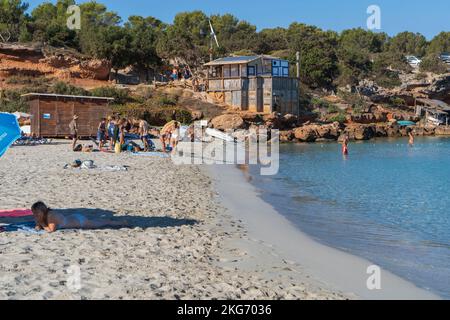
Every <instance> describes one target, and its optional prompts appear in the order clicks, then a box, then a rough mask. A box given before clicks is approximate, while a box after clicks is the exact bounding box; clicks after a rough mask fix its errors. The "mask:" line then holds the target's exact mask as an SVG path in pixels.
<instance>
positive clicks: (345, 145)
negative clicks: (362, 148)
mask: <svg viewBox="0 0 450 320" xmlns="http://www.w3.org/2000/svg"><path fill="white" fill-rule="evenodd" d="M348 141H349V137H348V135H344V139H343V140H342V154H343V155H344V156H348Z"/></svg>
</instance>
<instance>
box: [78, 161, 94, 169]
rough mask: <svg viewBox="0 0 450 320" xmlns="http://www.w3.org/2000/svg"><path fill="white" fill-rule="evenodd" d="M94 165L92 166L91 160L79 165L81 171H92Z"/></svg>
mask: <svg viewBox="0 0 450 320" xmlns="http://www.w3.org/2000/svg"><path fill="white" fill-rule="evenodd" d="M94 168H95V165H94V161H92V160H87V161H83V163H82V164H81V169H94Z"/></svg>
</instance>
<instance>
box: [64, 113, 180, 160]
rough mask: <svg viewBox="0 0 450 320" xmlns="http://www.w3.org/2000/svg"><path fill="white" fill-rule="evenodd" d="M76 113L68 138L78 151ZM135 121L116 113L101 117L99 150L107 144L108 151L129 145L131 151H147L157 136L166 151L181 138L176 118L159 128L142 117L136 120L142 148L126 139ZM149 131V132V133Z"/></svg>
mask: <svg viewBox="0 0 450 320" xmlns="http://www.w3.org/2000/svg"><path fill="white" fill-rule="evenodd" d="M78 119H79V117H78V115H74V116H73V119H72V121H71V122H70V124H69V131H70V138H71V139H72V150H74V151H80V150H78V149H79V147H80V146H79V145H77V142H78V140H79V138H80V137H79V129H78V128H79V124H78ZM135 126H136V123H134V124H133V123H132V122H131V121H130V120H129V119H126V118H121V117H119V116H118V115H112V116H110V117H109V118H108V119H107V118H102V119H101V120H100V123H99V124H98V127H97V137H96V138H97V139H96V141H95V142H96V143H97V144H98V147H99V150H104V149H105V146H106V145H107V144H109V146H108V147H109V148H107V149H109V150H110V151H115V152H116V153H119V152H121V151H122V150H123V149H124V148H128V147H131V148H132V151H144V152H148V151H151V150H152V148H154V145H153V142H152V140H151V138H152V137H153V138H154V137H159V139H160V141H161V144H162V146H163V148H162V151H163V152H168V151H170V150H175V148H176V147H177V145H178V142H179V141H180V140H181V134H180V127H181V124H180V123H179V122H178V121H176V119H174V120H172V121H170V122H169V123H168V124H166V125H165V126H164V127H163V128H162V129H161V130H159V129H156V128H150V125H149V124H148V122H147V121H146V120H144V119H140V120H139V121H138V127H137V130H134V132H137V134H138V135H139V138H140V140H141V142H142V144H143V148H141V147H140V146H139V145H137V144H136V143H135V142H133V141H127V140H126V134H127V133H131V131H132V129H133V128H134V129H136V128H135ZM150 132H151V134H150Z"/></svg>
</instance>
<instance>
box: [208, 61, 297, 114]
mask: <svg viewBox="0 0 450 320" xmlns="http://www.w3.org/2000/svg"><path fill="white" fill-rule="evenodd" d="M205 66H206V67H208V80H207V86H208V87H207V92H208V94H209V95H211V96H212V97H213V98H215V99H217V100H219V101H221V102H223V103H225V104H227V105H229V106H232V107H236V108H238V109H239V110H242V111H251V112H258V113H272V112H278V113H281V114H283V115H285V114H294V115H298V113H299V81H298V79H297V78H293V77H290V70H289V69H290V68H289V62H288V61H287V60H282V59H279V58H275V57H270V56H239V57H226V58H221V59H217V60H214V61H211V62H209V63H206V64H205Z"/></svg>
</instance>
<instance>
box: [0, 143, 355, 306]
mask: <svg viewBox="0 0 450 320" xmlns="http://www.w3.org/2000/svg"><path fill="white" fill-rule="evenodd" d="M77 158H80V159H81V160H86V159H92V160H94V161H95V163H96V164H97V165H100V166H105V165H127V166H129V167H130V169H129V171H127V172H104V171H101V170H97V169H94V170H88V171H80V170H77V169H66V170H64V169H63V166H64V164H66V163H70V162H72V161H73V160H75V159H77ZM37 200H42V201H44V202H46V203H48V205H50V206H51V207H53V208H68V209H74V210H75V211H82V212H84V213H86V214H89V215H93V216H98V215H106V216H114V217H115V219H117V220H121V219H126V220H127V221H129V222H130V223H131V224H132V225H134V227H133V228H129V229H120V230H95V231H94V230H92V231H73V230H71V231H68V230H67V231H58V232H56V233H53V234H43V235H36V234H30V233H24V232H1V233H0V299H105V298H106V299H178V298H181V299H188V298H191V299H210V298H220V299H256V298H258V299H266V298H287V299H342V298H346V297H353V296H352V295H344V294H342V293H340V292H339V291H338V290H335V289H331V287H330V286H329V285H328V284H325V283H323V282H321V281H318V280H317V279H316V278H313V277H311V276H310V275H309V272H305V270H304V269H303V268H302V267H301V265H300V264H299V263H298V262H291V261H287V260H286V259H285V258H284V257H283V256H281V255H280V254H279V253H278V252H277V251H276V250H275V248H271V247H270V245H267V243H263V242H261V241H260V240H259V239H252V238H250V237H249V235H248V232H247V230H246V229H245V228H244V227H243V225H242V223H240V222H239V221H238V220H237V219H235V218H232V216H231V215H230V214H229V212H228V211H226V210H225V209H224V208H222V207H221V205H220V204H219V203H218V201H217V197H216V193H215V192H214V190H213V188H212V183H211V179H210V178H209V177H208V176H207V175H205V174H204V173H203V171H201V170H200V169H199V168H198V167H193V166H182V167H181V166H175V165H174V164H173V163H172V162H171V161H170V160H169V159H160V158H151V157H137V156H131V155H127V154H122V155H114V154H107V153H92V154H79V153H73V152H70V151H69V145H68V143H67V142H58V145H52V146H35V147H13V148H11V149H10V150H9V151H8V152H7V153H6V155H5V156H4V157H2V158H0V208H1V209H12V208H24V207H30V206H31V205H32V203H33V202H35V201H37ZM7 220H8V221H7ZM21 220H22V219H3V218H0V223H5V222H12V221H21ZM76 268H79V270H80V272H81V278H80V279H81V282H80V284H81V288H80V289H79V290H76V289H75V288H73V287H70V286H68V285H67V284H70V283H71V279H72V278H71V277H72V276H73V275H71V274H68V270H69V271H70V270H76Z"/></svg>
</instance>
